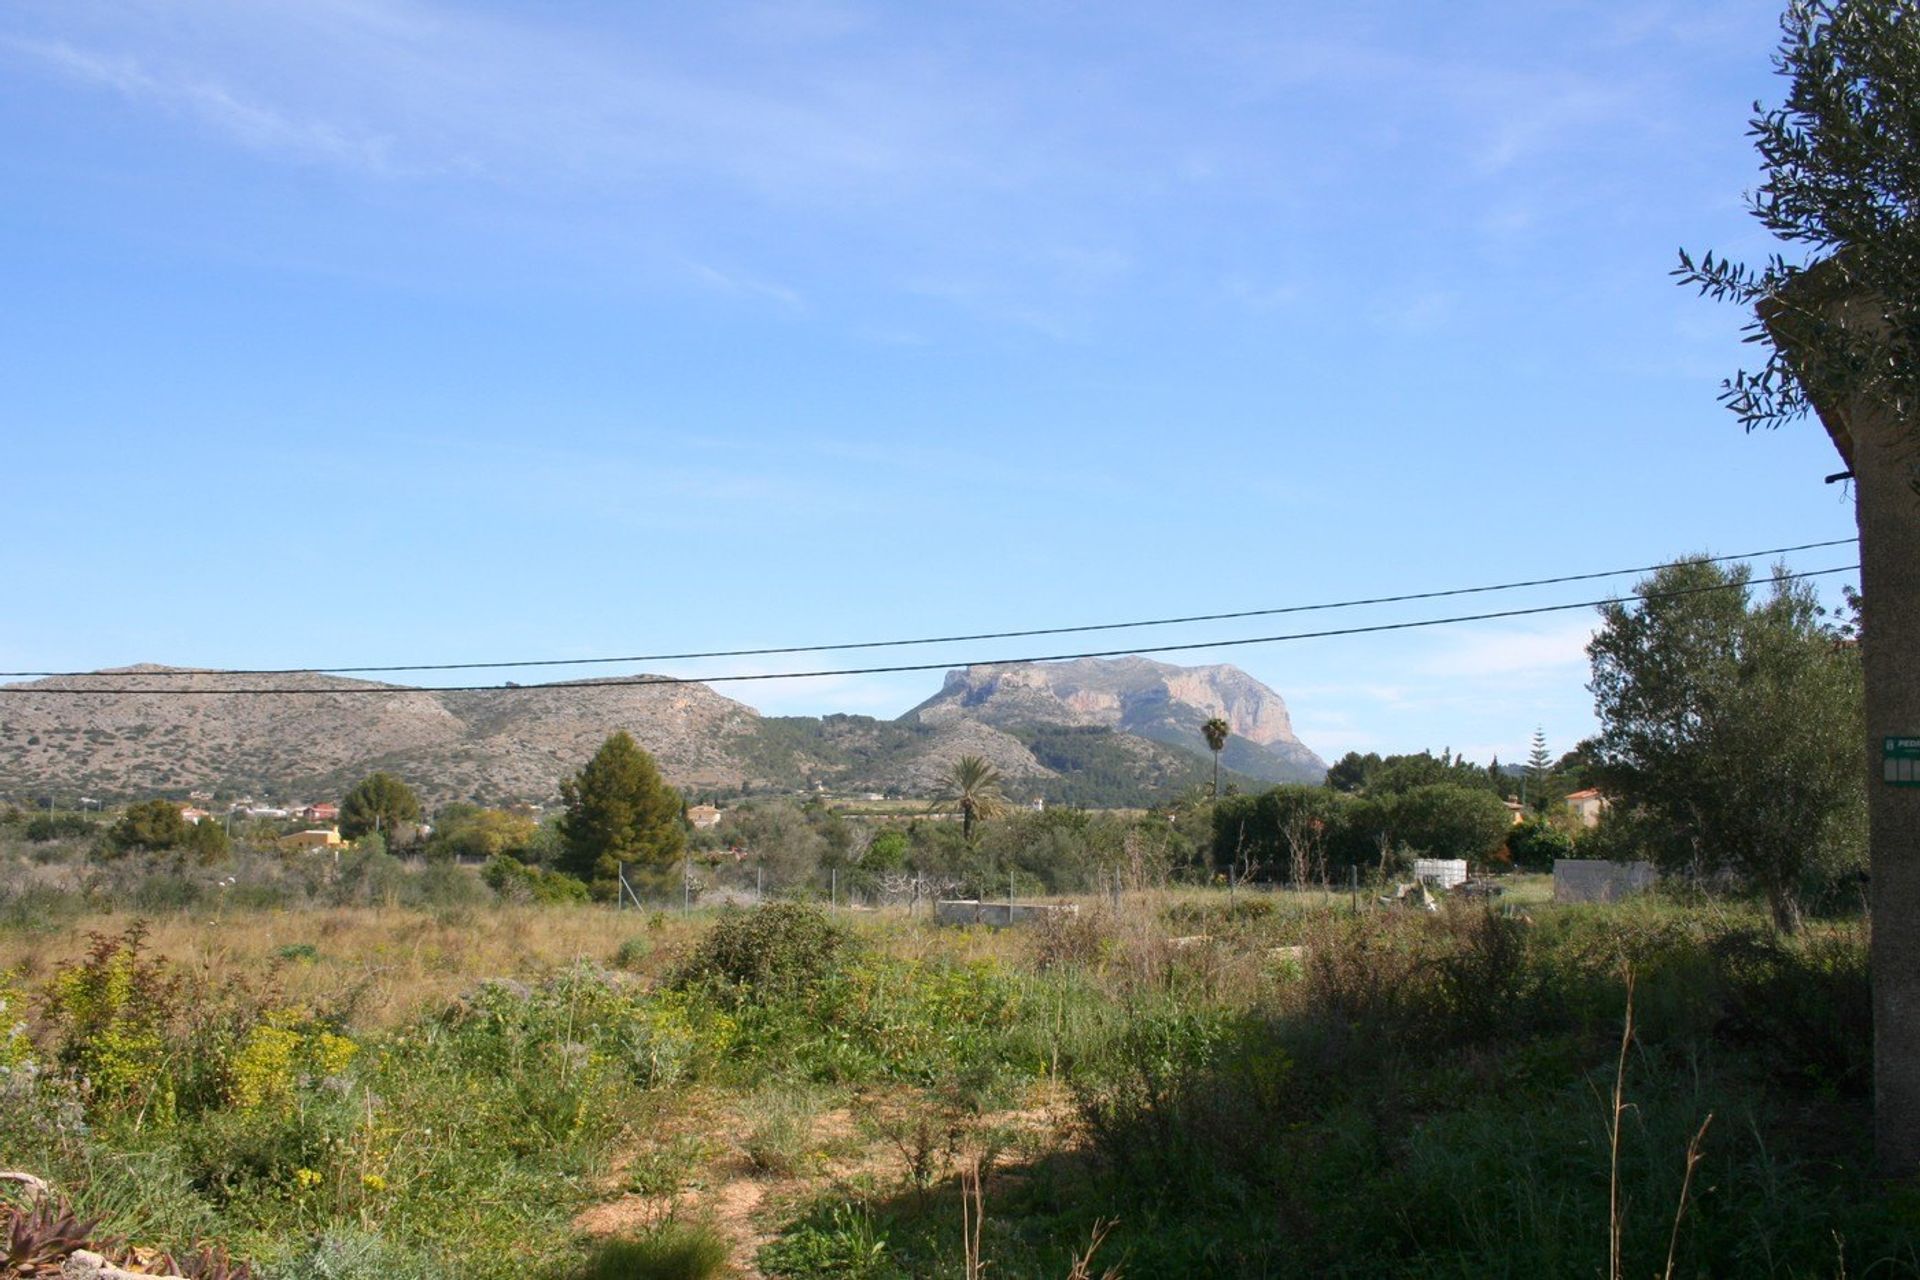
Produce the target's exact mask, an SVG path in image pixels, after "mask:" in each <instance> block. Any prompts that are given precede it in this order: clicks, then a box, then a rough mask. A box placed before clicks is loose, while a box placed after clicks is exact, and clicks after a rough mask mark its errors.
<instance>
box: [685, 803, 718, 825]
mask: <svg viewBox="0 0 1920 1280" xmlns="http://www.w3.org/2000/svg"><path fill="white" fill-rule="evenodd" d="M720 812H721V811H720V810H718V809H716V808H714V807H713V806H712V805H710V804H697V805H694V806H693V808H691V809H689V810H687V821H688V822H689V823H691V824H692V825H693V829H694V830H695V831H707V830H710V829H712V828H714V827H717V826H719V825H720Z"/></svg>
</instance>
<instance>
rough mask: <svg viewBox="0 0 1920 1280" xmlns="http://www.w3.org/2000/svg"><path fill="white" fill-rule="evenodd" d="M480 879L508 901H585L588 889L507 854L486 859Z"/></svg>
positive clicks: (481, 869)
mask: <svg viewBox="0 0 1920 1280" xmlns="http://www.w3.org/2000/svg"><path fill="white" fill-rule="evenodd" d="M480 879H481V880H483V881H484V882H485V883H486V885H487V887H488V888H489V889H492V890H493V891H494V892H495V893H496V894H498V895H499V896H500V897H501V899H502V900H504V901H507V902H539V903H545V904H548V905H553V904H559V903H568V902H585V901H587V898H588V892H587V886H586V885H584V884H582V883H581V882H580V881H578V880H576V879H574V878H573V877H572V876H570V875H565V874H563V873H561V872H558V871H549V870H548V869H547V868H545V867H530V866H527V865H526V864H525V863H523V862H521V861H520V860H519V859H518V858H515V857H512V856H510V855H508V854H504V853H502V854H497V855H495V856H494V857H492V858H489V859H487V864H486V865H485V866H484V867H481V868H480Z"/></svg>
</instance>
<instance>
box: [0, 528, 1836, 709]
mask: <svg viewBox="0 0 1920 1280" xmlns="http://www.w3.org/2000/svg"><path fill="white" fill-rule="evenodd" d="M1858 541H1859V538H1857V537H1852V538H1830V539H1828V540H1827V541H1825V542H1802V543H1800V544H1798V545H1796V546H1791V547H1768V548H1765V549H1764V550H1760V551H1743V552H1740V553H1739V554H1737V555H1724V556H1700V557H1690V559H1692V560H1694V561H1696V562H1699V561H1704V562H1705V563H1708V564H1723V563H1726V562H1728V561H1733V560H1758V559H1760V558H1761V557H1762V556H1777V555H1786V554H1787V553H1789V552H1793V551H1815V550H1819V549H1822V548H1825V547H1840V546H1849V545H1851V544H1853V543H1855V542H1858ZM1674 563H1675V562H1674V561H1666V562H1663V563H1661V564H1643V565H1631V566H1629V567H1627V568H1624V569H1600V570H1596V571H1594V572H1592V573H1568V574H1561V575H1560V576H1558V577H1553V578H1527V579H1523V580H1521V581H1517V582H1495V583H1489V584H1487V585H1485V586H1478V587H1449V588H1447V589H1445V590H1442V591H1411V592H1407V593H1404V594H1401V595H1392V596H1366V597H1362V598H1360V599H1355V600H1329V601H1323V602H1321V603H1318V604H1290V605H1278V606H1274V607H1271V608H1264V609H1238V610H1234V611H1232V612H1228V613H1191V614H1185V615H1182V616H1180V617H1173V618H1141V619H1137V620H1134V621H1131V622H1090V623H1084V624H1082V625H1079V626H1070V627H1032V628H1028V629H1026V630H1022V631H976V632H971V633H968V634H963V635H949V636H916V637H914V638H911V639H905V640H855V641H848V642H845V643H839V644H791V645H773V646H767V647H764V648H758V649H707V650H702V651H700V652H695V653H639V654H626V655H623V656H620V657H612V658H523V659H518V660H514V661H488V662H408V663H390V664H387V665H384V666H312V667H239V668H228V669H226V670H224V671H222V672H221V674H222V675H231V676H299V675H376V674H389V675H390V674H394V673H397V672H402V671H499V670H512V669H518V668H523V667H591V666H624V665H630V664H633V663H640V662H687V661H692V660H695V659H699V658H770V657H776V656H779V655H782V654H790V653H847V652H851V651H854V650H858V649H904V648H909V647H912V646H916V645H928V644H962V643H966V642H969V641H974V640H1026V639H1032V638H1033V637H1036V636H1064V635H1082V634H1086V633H1088V632H1095V631H1127V630H1134V629H1138V628H1144V627H1172V626H1184V625H1187V624H1189V623H1195V622H1231V621H1234V620H1236V619H1241V618H1271V617H1277V616H1279V615H1282V614H1290V613H1318V612H1324V611H1327V610H1332V609H1357V608H1361V607H1363V606H1366V605H1376V604H1407V603H1411V602H1412V601H1416V600H1443V599H1446V598H1448V597H1452V596H1471V595H1485V594H1488V593H1491V592H1496V591H1518V590H1521V589H1523V588H1526V587H1551V586H1561V585H1564V584H1566V583H1569V582H1592V581H1594V580H1596V579H1599V578H1617V577H1620V576H1621V575H1623V574H1629V573H1652V572H1654V571H1655V570H1658V569H1665V568H1669V567H1671V566H1672V565H1673V564H1674ZM1195 647H1200V648H1205V647H1208V646H1195ZM1143 652H1144V651H1143ZM1153 652H1159V650H1154V651H1153ZM933 665H935V666H952V665H953V664H952V663H936V664H933ZM904 669H906V670H928V669H929V668H928V667H917V668H904ZM92 674H93V673H92V672H90V671H0V679H7V680H26V679H64V678H69V677H75V676H85V675H92ZM147 674H149V675H150V676H152V677H153V678H155V679H170V678H179V677H187V676H192V675H194V674H196V673H195V672H191V671H154V672H149V673H147ZM733 678H737V677H733Z"/></svg>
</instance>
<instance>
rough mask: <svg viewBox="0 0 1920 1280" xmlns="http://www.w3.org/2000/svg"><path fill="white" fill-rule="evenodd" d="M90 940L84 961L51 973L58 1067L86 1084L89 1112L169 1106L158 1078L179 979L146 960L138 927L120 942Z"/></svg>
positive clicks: (50, 1011)
mask: <svg viewBox="0 0 1920 1280" xmlns="http://www.w3.org/2000/svg"><path fill="white" fill-rule="evenodd" d="M87 936H88V938H89V939H91V941H92V945H91V946H90V947H89V949H88V951H87V954H86V955H85V956H84V957H82V958H81V959H80V960H77V961H74V962H73V963H71V964H67V965H63V966H61V968H60V969H59V970H58V971H57V972H55V974H54V976H53V980H52V981H51V982H49V983H48V984H47V989H46V993H45V995H44V997H43V1000H42V1008H43V1012H44V1016H45V1019H46V1022H47V1024H48V1027H49V1031H50V1034H51V1036H52V1038H53V1040H54V1041H55V1043H56V1045H57V1050H56V1058H55V1061H57V1062H58V1064H59V1065H60V1067H61V1069H62V1070H63V1071H64V1072H65V1073H66V1074H67V1075H68V1077H69V1078H71V1079H73V1080H75V1081H78V1082H80V1083H81V1084H82V1085H83V1087H84V1088H85V1090H86V1093H87V1097H88V1100H89V1107H90V1109H92V1108H96V1107H98V1108H113V1107H134V1108H139V1107H144V1106H145V1105H146V1104H148V1103H150V1102H153V1103H159V1104H160V1105H161V1106H162V1107H163V1108H166V1107H170V1105H171V1099H170V1097H169V1096H168V1095H169V1092H170V1090H169V1089H168V1083H167V1080H166V1078H165V1077H164V1075H163V1074H162V1071H163V1068H164V1065H165V1063H166V1060H167V1052H166V1050H167V1031H168V1029H169V1028H170V1027H171V1025H172V1023H173V1021H174V1019H175V1017H176V1016H177V1015H178V1013H179V1009H180V995H181V983H180V979H179V978H178V977H176V976H175V975H174V974H173V973H172V972H171V970H169V969H168V967H167V964H166V961H164V960H159V959H154V958H152V957H150V956H148V955H147V953H146V936H147V931H146V926H145V925H143V924H139V923H136V924H134V925H133V926H132V927H131V928H129V929H128V930H127V931H126V932H125V933H123V934H121V935H120V936H118V937H109V936H107V935H104V934H98V933H90V934H88V935H87Z"/></svg>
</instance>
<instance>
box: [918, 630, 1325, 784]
mask: <svg viewBox="0 0 1920 1280" xmlns="http://www.w3.org/2000/svg"><path fill="white" fill-rule="evenodd" d="M1216 716H1218V717H1219V718H1221V719H1223V720H1225V721H1226V722H1227V725H1228V728H1229V729H1230V730H1231V732H1232V737H1231V738H1230V739H1229V745H1228V751H1227V753H1226V754H1225V756H1224V757H1223V760H1222V763H1223V764H1226V765H1227V766H1228V767H1230V768H1233V769H1236V770H1238V771H1239V772H1241V773H1247V774H1251V775H1252V776H1254V777H1258V778H1266V779H1269V780H1272V781H1300V780H1318V779H1319V778H1320V777H1322V776H1324V775H1325V773H1326V763H1325V762H1324V761H1322V760H1321V759H1320V757H1318V756H1316V755H1315V754H1314V753H1313V752H1312V751H1311V750H1309V749H1308V748H1307V747H1306V745H1305V744H1304V743H1302V742H1301V741H1300V739H1299V738H1298V737H1296V736H1295V735H1294V732H1293V720H1292V717H1291V716H1289V715H1288V713H1287V704H1286V700H1285V699H1284V698H1282V697H1281V696H1280V695H1279V694H1278V693H1275V692H1274V691H1273V690H1272V689H1269V688H1268V687H1267V686H1266V685H1264V684H1261V683H1260V682H1259V681H1258V680H1255V679H1254V678H1253V677H1252V676H1250V675H1248V674H1247V673H1246V672H1244V671H1242V670H1241V669H1240V668H1238V667H1235V666H1229V665H1225V664H1217V665H1213V666H1205V667H1181V666H1175V665H1174V664H1172V663H1169V662H1156V661H1154V660H1153V659H1151V658H1143V657H1124V658H1075V659H1072V660H1070V661H1066V662H1043V663H1018V664H1007V665H986V666H973V667H962V668H959V669H957V670H953V671H949V672H948V673H947V677H946V680H945V683H944V684H943V685H942V687H941V690H940V692H939V693H938V694H936V695H934V696H933V697H932V698H929V699H927V701H925V702H923V703H921V704H920V705H919V706H917V707H915V708H914V709H913V710H911V711H909V712H908V713H907V714H906V715H905V716H904V717H902V719H910V720H917V721H918V722H919V723H922V724H928V725H945V724H951V723H953V722H955V721H957V720H962V719H967V720H978V721H981V722H983V723H986V724H990V725H993V726H995V727H997V728H1007V727H1012V726H1017V725H1029V724H1067V725H1086V726H1102V727H1106V728H1110V729H1115V730H1119V731H1121V732H1124V733H1132V734H1137V735H1139V736H1140V737H1144V738H1151V739H1153V740H1155V741H1157V742H1163V743H1166V744H1168V745H1170V746H1175V747H1180V748H1182V749H1184V750H1188V751H1200V752H1204V751H1205V745H1204V739H1203V738H1202V737H1201V734H1200V726H1201V725H1203V724H1204V723H1206V722H1207V721H1208V720H1211V719H1213V718H1214V717H1216Z"/></svg>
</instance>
